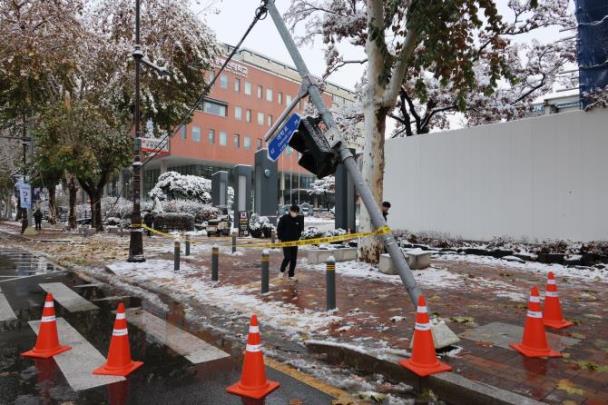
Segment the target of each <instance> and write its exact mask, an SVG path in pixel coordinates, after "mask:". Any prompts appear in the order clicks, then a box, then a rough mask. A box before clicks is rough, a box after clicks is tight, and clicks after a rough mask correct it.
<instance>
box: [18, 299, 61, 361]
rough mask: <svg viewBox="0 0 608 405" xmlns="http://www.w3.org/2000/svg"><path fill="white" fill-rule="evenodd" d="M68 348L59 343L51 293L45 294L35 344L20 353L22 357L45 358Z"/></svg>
mask: <svg viewBox="0 0 608 405" xmlns="http://www.w3.org/2000/svg"><path fill="white" fill-rule="evenodd" d="M70 349H71V347H70V346H63V345H60V344H59V336H58V335H57V319H56V318H55V305H54V303H53V295H52V294H47V295H46V298H45V300H44V306H43V308H42V317H41V318H40V327H39V329H38V336H37V337H36V344H35V345H34V348H33V349H32V350H29V351H27V352H23V353H21V355H22V356H24V357H35V358H42V359H46V358H49V357H53V356H55V355H56V354H59V353H63V352H65V351H68V350H70Z"/></svg>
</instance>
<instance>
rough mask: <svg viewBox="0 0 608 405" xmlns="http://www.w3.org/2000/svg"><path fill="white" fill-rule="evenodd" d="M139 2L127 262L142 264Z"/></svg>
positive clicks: (136, 28)
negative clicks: (131, 208)
mask: <svg viewBox="0 0 608 405" xmlns="http://www.w3.org/2000/svg"><path fill="white" fill-rule="evenodd" d="M139 14H140V12H139V0H135V50H134V51H133V59H135V106H134V111H133V120H134V121H135V122H134V126H135V142H134V144H133V212H132V213H131V229H130V230H131V232H130V237H131V239H130V240H129V258H128V259H127V261H129V262H144V261H145V260H146V258H145V257H144V240H143V228H142V227H141V207H140V198H141V195H140V191H141V190H140V187H141V166H142V163H141V133H140V128H139V120H140V112H139V71H140V62H141V59H142V57H143V53H142V51H141V48H140V35H139V34H140V28H139Z"/></svg>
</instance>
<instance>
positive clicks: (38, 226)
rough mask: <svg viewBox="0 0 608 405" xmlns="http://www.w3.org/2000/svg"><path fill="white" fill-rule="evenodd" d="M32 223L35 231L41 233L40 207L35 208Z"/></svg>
mask: <svg viewBox="0 0 608 405" xmlns="http://www.w3.org/2000/svg"><path fill="white" fill-rule="evenodd" d="M34 223H35V224H36V230H37V231H41V230H42V211H41V210H40V207H37V208H36V211H34Z"/></svg>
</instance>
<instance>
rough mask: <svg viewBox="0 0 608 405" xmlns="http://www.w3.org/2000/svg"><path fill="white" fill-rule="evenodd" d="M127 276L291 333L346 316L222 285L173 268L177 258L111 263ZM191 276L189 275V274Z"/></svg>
mask: <svg viewBox="0 0 608 405" xmlns="http://www.w3.org/2000/svg"><path fill="white" fill-rule="evenodd" d="M108 267H109V268H110V269H111V270H112V271H113V272H115V273H116V274H117V275H120V276H121V277H123V278H125V279H130V280H133V281H137V282H139V283H155V284H157V285H162V286H163V287H165V288H170V289H171V290H172V291H173V292H174V294H175V295H181V296H185V297H188V298H192V297H193V298H195V299H196V300H198V301H199V302H201V303H203V304H206V305H212V306H216V307H220V308H222V309H223V310H224V311H227V312H232V313H235V314H237V315H238V316H250V315H251V314H252V313H256V314H257V315H258V318H259V319H260V322H261V323H262V324H265V325H268V326H271V327H273V328H276V329H278V330H282V331H283V332H285V333H286V334H287V335H288V336H291V337H294V338H296V337H298V336H299V335H302V334H303V335H310V334H313V333H319V331H320V330H322V329H326V328H327V327H328V326H329V325H330V324H331V323H333V322H337V321H339V320H341V319H342V318H341V317H339V316H335V315H328V314H327V313H326V312H317V311H311V310H308V309H301V308H298V307H296V306H295V305H293V304H287V303H282V302H264V301H262V300H260V299H259V298H257V297H256V296H254V295H251V294H249V293H248V292H247V288H246V287H233V286H227V285H220V284H218V283H213V282H211V281H203V280H200V279H199V278H194V277H192V276H193V275H195V274H196V273H197V272H200V271H202V269H200V268H197V269H196V268H192V267H190V266H188V265H184V264H183V263H182V269H180V271H179V272H174V271H173V261H170V260H148V261H147V262H145V263H127V262H116V263H113V264H111V265H109V266H108ZM188 276H189V277H188Z"/></svg>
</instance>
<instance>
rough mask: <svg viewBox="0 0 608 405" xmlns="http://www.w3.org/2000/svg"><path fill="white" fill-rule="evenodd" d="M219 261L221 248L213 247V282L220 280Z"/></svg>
mask: <svg viewBox="0 0 608 405" xmlns="http://www.w3.org/2000/svg"><path fill="white" fill-rule="evenodd" d="M219 259H220V248H219V247H218V246H217V245H213V247H212V248H211V281H218V280H219V274H218V273H219V264H220V262H219Z"/></svg>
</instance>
